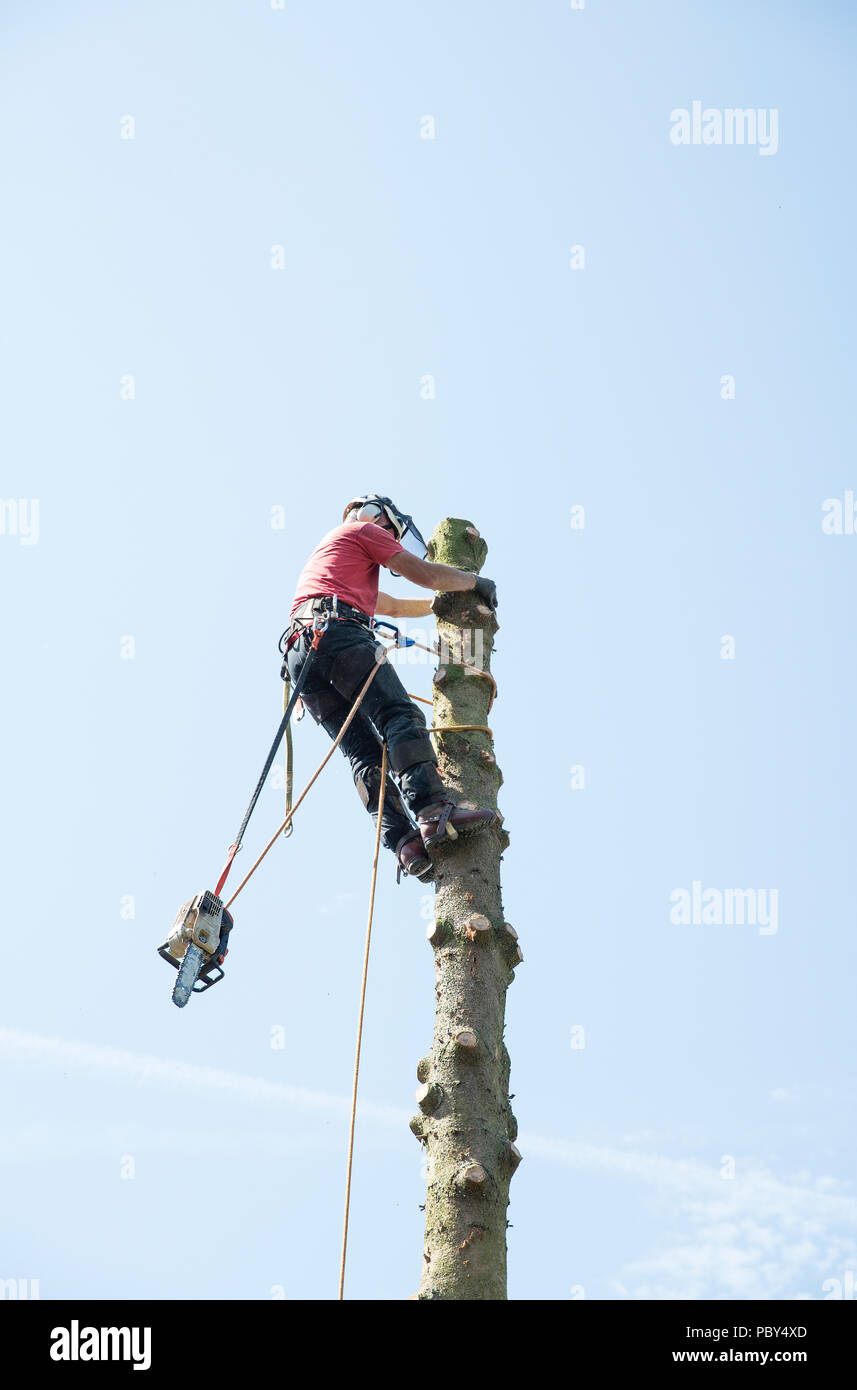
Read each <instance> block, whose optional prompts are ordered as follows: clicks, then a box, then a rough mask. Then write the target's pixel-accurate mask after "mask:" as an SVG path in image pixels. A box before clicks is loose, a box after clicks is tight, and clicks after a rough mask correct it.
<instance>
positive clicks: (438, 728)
mask: <svg viewBox="0 0 857 1390" xmlns="http://www.w3.org/2000/svg"><path fill="white" fill-rule="evenodd" d="M408 699H409V700H419V702H420V704H421V705H431V706H432V707H433V706H434V700H427V699H426V698H425V696H424V695H412V694H411V692H410V690H409V691H408ZM428 732H429V733H430V734H461V733H467V732H472V733H477V734H488V735H489V737H490V738H492V739H493V737H494V735H493V734H492V733H491V730H490V729H489V728H488V725H487V724H433V725H432V727H431V728H430V729H429V730H428Z"/></svg>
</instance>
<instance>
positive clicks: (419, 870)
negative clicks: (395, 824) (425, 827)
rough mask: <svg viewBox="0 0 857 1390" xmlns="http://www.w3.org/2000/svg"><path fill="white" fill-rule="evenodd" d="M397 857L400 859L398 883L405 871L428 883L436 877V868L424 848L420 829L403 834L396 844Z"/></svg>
mask: <svg viewBox="0 0 857 1390" xmlns="http://www.w3.org/2000/svg"><path fill="white" fill-rule="evenodd" d="M396 858H397V859H398V861H399V869H398V873H397V874H396V882H397V883H398V882H399V881H400V879H401V877H402V874H403V873H406V874H412V875H413V876H414V877H415V878H418V879H420V880H421V881H422V882H423V883H428V882H429V881H430V879H433V878H434V868H433V867H432V862H431V860H430V859H429V857H428V855H427V854H426V852H425V849H424V848H423V838H422V835H421V834H420V832H419V831H418V830H409V831H408V833H407V835H403V836H402V838H401V840H400V841H399V843H398V844H397V845H396Z"/></svg>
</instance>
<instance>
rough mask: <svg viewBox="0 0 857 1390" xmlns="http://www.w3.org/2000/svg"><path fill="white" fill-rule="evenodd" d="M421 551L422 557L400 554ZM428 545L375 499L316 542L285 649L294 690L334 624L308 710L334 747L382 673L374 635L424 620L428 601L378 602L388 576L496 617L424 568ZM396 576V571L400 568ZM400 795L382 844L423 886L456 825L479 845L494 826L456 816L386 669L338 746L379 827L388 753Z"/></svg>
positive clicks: (486, 587)
mask: <svg viewBox="0 0 857 1390" xmlns="http://www.w3.org/2000/svg"><path fill="white" fill-rule="evenodd" d="M406 538H407V539H408V541H409V542H414V543H415V548H416V549H418V550H420V551H421V552H422V555H419V554H414V553H412V552H411V551H409V550H408V549H406V547H405V546H404V545H403V544H402V542H403V541H404V540H405V539H406ZM424 554H425V543H424V542H423V540H422V537H421V536H420V534H419V531H418V530H417V529H416V527H415V526H414V523H413V518H412V517H409V516H406V515H405V514H404V513H402V512H400V511H399V510H398V508H397V507H396V506H394V504H393V503H392V502H391V500H390V498H389V497H381V496H379V495H378V494H377V493H370V494H367V495H365V496H362V497H357V498H355V499H354V500H353V501H352V502H349V504H348V506H347V507H346V508H345V511H344V512H343V516H342V524H341V525H340V526H335V527H334V528H333V530H332V531H328V533H327V535H326V536H325V537H324V538H323V539H322V540H321V541H320V542H319V544H318V545H317V546H316V548H315V550H314V551H313V552H312V554H311V555H310V557H309V559H308V560H307V562H306V565H305V566H304V569H303V572H302V574H301V576H300V579H299V580H298V584H297V589H296V591H295V598H294V602H293V604H292V610H291V626H290V627H289V629H288V637H289V638H293V639H294V640H292V642H291V645H290V646H289V647H288V650H287V658H286V659H287V662H288V670H289V675H290V678H291V680H292V682H296V681H297V679H298V677H299V676H300V673H301V671H302V669H303V666H304V663H305V662H306V661H307V659H308V657H309V653H310V651H311V650H312V630H311V629H312V621H313V618H314V617H318V616H321V615H327V616H328V617H329V621H328V626H327V630H326V631H325V632H324V633H323V634H322V636H321V638H320V640H319V643H318V647H317V649H316V651H315V654H314V656H313V659H312V665H311V667H310V669H309V670H308V672H307V676H306V683H305V685H304V687H303V690H302V692H301V695H302V699H303V702H304V704H305V705H306V707H307V709H308V710H309V712H310V714H311V715H312V716H313V718H314V719H315V721H316V723H318V724H321V726H322V727H323V728H324V729H325V730H326V732H327V733H328V734H330V736H331V738H336V736H337V734H338V733H339V731H340V729H341V728H342V725H343V724H344V723H345V720H346V718H347V717H348V715H349V713H350V712H351V708H352V706H353V704H354V700H355V698H356V696H357V695H358V693H359V691H360V689H361V687H362V686H363V684H364V682H365V680H366V677H367V676H368V675H369V672H370V671H371V670H372V668H373V666H375V664H376V661H377V655H378V650H379V647H378V643H376V641H375V638H374V636H373V635H372V632H371V630H370V627H369V621H370V617H374V615H375V614H376V613H381V614H384V615H385V616H387V617H391V618H416V617H425V616H426V615H427V614H429V613H430V612H431V599H428V598H426V599H394V598H391V597H390V596H389V595H388V594H385V593H381V592H379V589H378V581H379V572H380V566H381V565H383V566H384V568H385V569H389V570H390V571H391V573H394V574H395V575H396V576H398V575H402V576H404V578H405V579H409V580H411V581H412V583H414V584H418V585H420V586H421V587H422V588H424V589H432V590H434V591H436V592H442V593H446V592H450V591H458V590H470V589H474V590H476V592H477V593H478V594H479V596H480V598H482V599H483V600H484V601H485V602H486V603H488V604H489V605H490V606H491V607H492V608H496V606H497V590H496V587H495V586H494V584H493V583H492V582H491V580H490V579H480V578H478V577H477V575H475V574H469V573H468V572H467V571H466V570H458V569H454V568H453V567H452V566H451V565H435V564H430V563H429V562H428V561H427V560H425V559H424V558H422V556H424ZM393 566H395V569H393ZM381 740H383V741H384V742H385V743H386V744H387V760H388V766H389V769H390V771H391V773H392V774H393V775H394V776H395V778H396V781H397V782H398V788H397V787H396V785H395V784H394V782H393V781H392V779H390V778H388V780H387V789H386V794H385V801H384V815H383V819H382V824H381V839H382V841H383V843H384V845H385V846H386V847H387V849H390V850H392V851H393V853H394V854H395V855H396V858H397V859H398V862H399V872H400V873H401V872H405V873H408V874H413V875H416V877H417V878H420V879H422V880H424V881H427V880H428V879H430V878H432V877H433V869H432V863H431V859H430V857H429V856H430V851H431V850H432V849H433V848H434V847H435V846H436V845H438V844H440V843H442V842H443V840H444V839H445V837H446V834H447V831H446V826H447V824H449V825H451V826H452V827H453V828H454V830H455V831H456V833H457V834H458V835H462V836H467V835H473V834H475V833H477V832H478V831H480V830H484V829H485V828H486V826H489V825H490V824H491V823H492V821H493V820H494V819H495V814H494V812H493V811H492V810H490V809H482V810H476V811H474V810H467V809H465V808H464V807H459V806H456V804H455V798H454V796H453V793H452V792H451V791H450V789H449V788H448V787H446V786H444V784H443V782H442V781H441V778H440V774H439V773H438V769H437V758H436V755H435V751H434V748H433V747H432V743H431V740H430V738H429V735H428V733H427V730H426V721H425V717H424V716H423V714H422V712H421V710H420V709H419V708H418V707H417V706H416V705H415V704H414V703H413V701H412V700H411V699H410V698H409V696H408V694H407V691H406V690H405V687H404V686H403V685H402V683H401V681H400V680H399V678H398V676H397V675H396V673H395V671H394V670H393V668H392V666H391V665H389V664H388V663H387V662H383V663H382V664H381V665H380V667H379V670H378V673H377V675H376V676H375V677H374V679H373V681H372V683H371V685H370V686H369V689H368V690H367V692H366V695H365V696H364V698H363V702H362V704H361V705H360V707H359V709H358V710H357V714H356V715H355V717H354V719H353V720H352V722H351V724H350V726H349V728H348V729H347V730H346V733H345V737H344V738H343V740H342V743H341V744H340V747H341V749H342V751H343V753H344V754H345V756H346V758H348V760H349V762H350V763H351V767H352V770H353V773H354V784H355V786H356V788H357V791H358V793H359V795H360V799H361V801H362V802H363V805H364V806H365V807H366V809H367V810H368V811H369V812H370V813H371V814H372V816H373V819H375V820H376V822H377V812H378V804H379V797H380V790H381V747H380V743H381Z"/></svg>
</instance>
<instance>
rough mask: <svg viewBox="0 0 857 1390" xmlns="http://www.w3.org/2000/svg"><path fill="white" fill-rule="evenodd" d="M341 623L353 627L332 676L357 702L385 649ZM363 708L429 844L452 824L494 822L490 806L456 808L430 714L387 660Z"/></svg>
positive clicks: (465, 829)
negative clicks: (429, 722)
mask: <svg viewBox="0 0 857 1390" xmlns="http://www.w3.org/2000/svg"><path fill="white" fill-rule="evenodd" d="M342 627H343V628H349V627H350V628H351V631H350V632H347V633H342V634H334V643H332V644H331V649H330V654H331V664H330V667H329V680H330V683H331V685H332V686H333V687H334V689H336V690H337V691H339V693H340V694H342V695H343V697H344V698H345V699H346V700H350V701H353V700H354V698H356V696H357V694H358V692H359V691H360V689H361V687H362V685H363V683H364V682H365V680H366V677H367V676H368V675H369V673H370V671H371V670H372V667H373V665H375V664H376V663H377V657H378V653H379V651H380V652H383V650H384V649H383V647H380V646H379V644H378V643H376V642H375V640H374V638H373V637H372V636H371V634H370V633H368V632H366V631H365V630H364V629H361V628H359V627H356V626H354V625H351V624H342ZM327 637H328V634H325V638H327ZM324 640H325V639H323V643H322V645H323V644H324ZM334 648H335V651H334ZM360 708H361V710H365V712H366V714H367V716H368V718H369V719H370V720H371V721H372V723H373V724H374V726H375V728H376V729H377V730H378V732H379V733H380V735H381V737H382V738H383V740H384V741H385V743H386V744H387V753H388V758H389V764H390V770H391V772H392V773H393V774H394V776H395V777H396V780H397V781H398V783H399V786H400V787H401V790H402V797H403V799H404V802H405V804H406V806H407V808H408V810H409V811H410V813H411V815H413V816H415V817H416V818H417V823H418V825H419V828H420V833H421V835H422V838H423V842H424V844H425V846H426V848H428V849H431V848H433V847H434V846H436V845H438V844H440V843H442V842H443V841H444V840H445V839H446V837H447V835H448V834H449V833H450V832H449V831H448V830H447V825H448V824H449V825H451V826H452V828H453V830H454V831H456V832H457V833H458V834H464V835H467V834H471V833H474V832H475V831H477V830H481V829H484V827H485V826H487V825H490V824H491V822H492V821H493V820H494V818H495V817H494V812H493V811H491V810H490V809H488V808H483V809H482V810H480V811H472V810H464V809H456V806H455V797H454V795H453V793H452V792H451V790H450V789H449V788H448V787H446V786H445V785H444V783H443V781H442V780H441V777H440V774H439V772H438V770H437V756H436V754H435V751H434V747H433V745H432V742H431V739H430V738H429V735H428V730H427V728H426V721H425V717H424V716H423V713H422V711H421V710H420V709H419V708H418V706H417V705H415V704H414V702H413V701H412V700H411V699H410V697H409V696H408V693H407V691H406V690H405V687H404V686H403V685H402V682H401V681H400V680H399V677H398V676H397V675H396V672H395V671H394V670H393V668H392V666H391V665H390V664H389V663H388V662H387V661H382V662H381V663H380V666H379V670H378V672H377V674H376V675H375V677H374V679H373V681H372V683H371V685H370V686H369V688H368V690H367V691H366V694H365V695H364V697H363V702H362V704H361V706H360Z"/></svg>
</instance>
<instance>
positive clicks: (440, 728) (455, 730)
mask: <svg viewBox="0 0 857 1390" xmlns="http://www.w3.org/2000/svg"><path fill="white" fill-rule="evenodd" d="M468 731H472V732H473V733H477V734H490V735H491V738H493V737H494V735H493V734H492V733H491V730H490V729H489V728H488V725H487V724H433V725H432V727H431V728H430V729H429V730H428V732H429V733H430V734H461V733H467V732H468Z"/></svg>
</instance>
